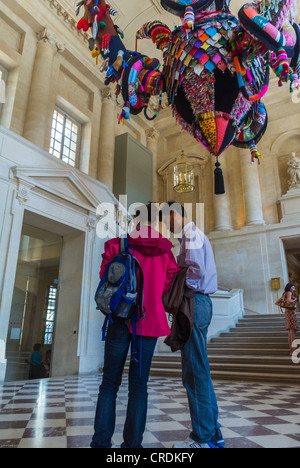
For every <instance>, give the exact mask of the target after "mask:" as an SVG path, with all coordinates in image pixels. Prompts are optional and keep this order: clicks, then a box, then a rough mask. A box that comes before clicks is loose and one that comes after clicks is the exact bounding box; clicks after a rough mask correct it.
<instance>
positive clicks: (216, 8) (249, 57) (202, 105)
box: [77, 0, 300, 193]
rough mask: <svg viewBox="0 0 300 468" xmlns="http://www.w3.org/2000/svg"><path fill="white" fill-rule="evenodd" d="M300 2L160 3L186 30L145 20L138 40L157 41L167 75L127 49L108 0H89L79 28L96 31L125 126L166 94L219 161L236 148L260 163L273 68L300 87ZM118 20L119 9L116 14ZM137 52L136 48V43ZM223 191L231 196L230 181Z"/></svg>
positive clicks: (93, 47) (180, 119) (94, 47)
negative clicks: (234, 6)
mask: <svg viewBox="0 0 300 468" xmlns="http://www.w3.org/2000/svg"><path fill="white" fill-rule="evenodd" d="M297 2H298V0H261V1H254V2H251V3H247V4H246V5H244V6H243V7H242V8H241V9H240V11H239V14H238V18H237V17H235V16H233V15H232V14H231V13H230V10H229V5H230V0H161V5H162V6H163V8H165V9H166V10H167V11H169V12H171V13H172V14H174V15H176V16H179V17H180V18H181V20H182V26H181V27H177V28H175V29H174V31H171V30H170V29H169V28H168V26H167V25H165V24H162V23H161V22H159V21H152V22H149V23H146V24H145V25H144V26H143V27H142V28H141V29H140V30H139V31H138V32H137V35H136V39H137V41H138V40H139V39H145V38H148V39H152V41H153V42H154V43H155V44H156V47H157V48H158V49H160V50H162V51H163V53H164V55H163V56H164V63H163V67H162V70H161V69H160V63H159V61H158V60H157V59H151V58H149V57H146V56H145V55H143V54H141V53H138V52H137V51H135V52H131V51H128V50H127V49H126V48H125V46H124V44H123V42H122V41H121V39H120V37H119V34H118V28H117V27H115V26H114V25H113V22H112V19H111V14H112V9H111V8H110V6H109V5H107V4H106V2H105V0H83V1H81V2H79V3H78V4H77V14H79V11H80V9H81V7H84V10H85V11H84V16H83V18H82V19H81V20H80V21H79V23H78V28H79V29H80V28H83V29H86V27H87V24H88V26H89V27H90V28H91V31H92V33H93V37H92V38H91V41H92V44H91V43H90V49H91V50H92V55H93V57H96V59H98V52H99V54H101V55H102V58H103V59H104V60H105V61H106V62H107V64H108V65H107V67H106V68H107V75H106V81H105V82H106V83H107V84H108V83H111V82H115V83H116V84H117V87H118V90H119V91H121V93H122V96H123V99H124V108H123V110H122V113H121V116H120V119H119V122H121V121H123V122H124V121H125V120H127V119H129V118H130V114H138V113H140V112H141V111H143V110H144V113H145V116H146V118H147V119H149V120H152V119H154V118H155V117H156V116H157V115H158V111H157V112H156V113H155V114H154V115H153V116H149V115H148V103H149V100H150V97H151V96H159V102H160V104H161V101H162V95H163V93H164V92H166V93H167V97H168V101H169V104H170V106H171V108H172V111H173V115H174V116H175V118H176V120H177V122H178V123H179V124H180V125H181V127H182V128H183V129H184V130H185V131H186V132H188V133H189V134H190V135H192V136H193V137H194V138H195V139H196V140H197V141H199V142H200V143H201V144H202V145H203V146H204V147H205V148H206V149H207V150H208V151H209V152H210V153H211V154H212V155H214V156H215V157H216V158H217V163H216V174H217V176H218V177H220V174H221V172H222V171H221V169H220V163H219V160H218V157H219V156H220V155H221V154H222V153H223V152H224V151H225V150H226V148H228V147H229V146H230V145H235V146H238V147H241V148H245V147H248V148H249V150H250V154H251V162H252V163H253V162H254V160H255V159H258V161H259V160H260V158H261V155H260V154H259V152H258V150H257V143H258V142H259V141H260V139H261V138H262V136H263V134H264V132H265V131H266V128H267V123H268V117H267V112H266V109H265V106H264V104H263V103H262V98H263V96H264V95H265V94H266V93H267V91H268V86H269V80H270V69H271V68H272V69H273V70H274V71H275V73H276V75H277V77H278V79H279V86H282V85H283V83H284V82H289V83H290V89H291V92H292V91H293V90H294V88H298V89H300V81H299V72H300V28H299V26H298V25H297V24H296V23H295V17H296V13H297V8H296V6H297V5H296V4H297ZM113 13H114V15H116V11H115V10H113ZM136 50H137V46H136ZM218 186H219V187H221V189H216V193H224V188H223V184H222V183H219V184H218Z"/></svg>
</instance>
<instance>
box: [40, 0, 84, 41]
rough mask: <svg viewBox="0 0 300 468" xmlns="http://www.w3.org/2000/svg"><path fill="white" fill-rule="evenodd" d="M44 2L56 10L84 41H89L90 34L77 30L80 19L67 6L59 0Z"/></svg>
mask: <svg viewBox="0 0 300 468" xmlns="http://www.w3.org/2000/svg"><path fill="white" fill-rule="evenodd" d="M44 2H45V3H46V4H47V5H48V6H49V8H51V9H52V10H54V11H55V12H56V14H57V16H58V17H59V18H60V19H61V21H63V22H64V23H65V24H66V25H67V26H68V27H69V28H70V29H71V30H72V31H76V32H77V35H78V36H79V37H80V38H81V39H82V40H83V41H84V42H88V41H89V37H90V36H89V34H88V33H86V32H84V31H82V30H80V31H78V30H77V22H78V19H77V18H76V17H75V11H74V15H72V14H71V13H70V12H69V11H68V10H67V9H66V8H64V7H63V6H62V5H61V3H60V2H59V1H58V0H44Z"/></svg>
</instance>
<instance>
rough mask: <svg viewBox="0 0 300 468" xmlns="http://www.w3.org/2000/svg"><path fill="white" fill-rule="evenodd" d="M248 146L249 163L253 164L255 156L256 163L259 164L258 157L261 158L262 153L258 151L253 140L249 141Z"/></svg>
mask: <svg viewBox="0 0 300 468" xmlns="http://www.w3.org/2000/svg"><path fill="white" fill-rule="evenodd" d="M249 148H250V151H251V164H254V160H255V158H256V159H258V164H260V159H262V155H261V154H260V153H259V152H258V150H257V146H256V144H255V142H254V141H251V142H250V143H249Z"/></svg>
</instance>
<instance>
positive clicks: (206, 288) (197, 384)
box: [162, 202, 225, 449]
mask: <svg viewBox="0 0 300 468" xmlns="http://www.w3.org/2000/svg"><path fill="white" fill-rule="evenodd" d="M162 219H163V221H164V222H166V224H167V226H168V227H169V229H170V231H171V232H173V233H176V234H177V235H178V234H179V233H181V235H180V236H179V241H180V253H179V256H178V257H177V263H178V266H179V267H180V268H186V267H188V269H187V273H186V286H187V287H188V288H190V289H192V290H194V291H195V311H194V326H193V332H192V335H191V337H190V339H189V340H188V342H187V343H186V345H185V346H184V348H183V350H182V352H181V357H182V380H183V384H184V386H185V388H186V391H187V395H188V400H189V407H190V414H191V421H192V432H191V434H190V436H189V437H188V439H187V440H186V441H185V442H184V443H182V444H176V445H174V448H191V449H193V448H221V447H223V446H224V445H225V444H224V440H223V437H222V434H221V431H220V424H219V423H218V416H219V410H218V404H217V399H216V395H215V391H214V388H213V383H212V380H211V376H210V366H209V362H208V356H207V332H208V327H209V325H210V322H211V319H212V301H211V298H210V297H209V294H213V293H215V292H216V291H217V289H218V281H217V271H216V265H215V260H214V255H213V250H212V247H211V245H210V242H209V240H208V238H207V237H206V236H205V235H204V234H203V232H201V231H200V230H199V229H198V228H197V227H196V226H195V224H194V223H193V222H190V221H189V220H188V218H187V215H186V212H185V210H184V208H183V207H182V206H181V205H180V204H179V203H175V202H167V203H166V204H165V205H164V207H163V208H162ZM168 221H169V223H168Z"/></svg>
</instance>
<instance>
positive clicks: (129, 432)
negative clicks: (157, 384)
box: [91, 321, 157, 448]
mask: <svg viewBox="0 0 300 468" xmlns="http://www.w3.org/2000/svg"><path fill="white" fill-rule="evenodd" d="M131 342H132V334H131V333H130V332H129V329H128V327H127V326H126V324H125V323H124V322H123V321H119V322H115V323H114V324H113V325H111V324H109V326H108V331H107V337H106V344H105V357H104V372H103V380H102V384H101V386H100V390H99V396H98V403H97V409H96V416H95V425H94V429H95V433H94V436H93V439H92V443H91V447H92V448H111V446H112V436H113V434H114V431H115V422H116V399H117V393H118V390H119V387H120V385H121V382H122V374H123V370H124V365H125V362H126V358H127V354H128V350H129V346H130V344H131ZM156 342H157V338H151V337H143V338H142V366H141V375H140V365H139V364H138V363H133V362H131V363H130V369H129V396H128V405H127V415H126V422H125V426H124V432H123V438H124V442H123V444H122V446H121V447H122V448H142V441H143V434H144V432H145V427H146V418H147V407H148V392H147V384H148V380H149V374H150V367H151V362H152V357H153V353H154V349H155V346H156ZM137 352H138V356H139V355H140V337H137Z"/></svg>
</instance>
